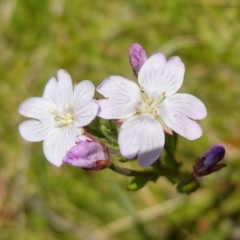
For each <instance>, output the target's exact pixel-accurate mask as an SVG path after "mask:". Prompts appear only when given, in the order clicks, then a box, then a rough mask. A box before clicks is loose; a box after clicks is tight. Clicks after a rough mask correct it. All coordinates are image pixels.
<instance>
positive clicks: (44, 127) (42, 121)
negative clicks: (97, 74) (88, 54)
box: [18, 70, 99, 166]
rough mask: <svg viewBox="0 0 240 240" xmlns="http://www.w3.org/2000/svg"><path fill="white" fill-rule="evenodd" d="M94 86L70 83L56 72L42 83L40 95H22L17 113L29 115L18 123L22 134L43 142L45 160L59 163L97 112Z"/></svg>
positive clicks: (32, 139)
mask: <svg viewBox="0 0 240 240" xmlns="http://www.w3.org/2000/svg"><path fill="white" fill-rule="evenodd" d="M94 91H95V87H94V85H93V84H92V83H91V82H90V81H88V80H84V81H82V82H80V83H78V84H77V85H75V86H74V88H73V85H72V80H71V77H70V75H69V74H68V73H67V72H66V71H64V70H59V71H58V72H57V79H56V78H51V79H50V80H49V82H48V83H47V85H46V87H45V91H44V94H43V97H42V98H41V97H32V98H29V99H26V100H25V101H24V102H23V103H22V104H21V105H20V107H19V109H18V111H19V113H20V114H22V115H23V116H26V117H30V118H33V119H32V120H27V121H25V122H22V123H21V124H20V125H19V131H20V134H21V135H22V137H23V138H24V139H25V140H27V141H30V142H38V141H42V140H44V142H43V151H44V154H45V156H46V158H47V160H48V161H49V162H51V163H52V164H54V165H56V166H60V165H61V164H62V159H63V157H64V156H65V154H66V152H67V151H68V150H69V149H70V148H71V147H73V146H74V145H75V142H77V140H78V138H77V136H78V135H81V134H82V133H83V126H86V125H87V124H89V123H90V122H91V121H92V120H93V119H94V118H95V117H96V116H97V114H98V110H99V106H98V104H97V102H96V101H95V100H94V99H93V95H94Z"/></svg>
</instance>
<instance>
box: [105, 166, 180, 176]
mask: <svg viewBox="0 0 240 240" xmlns="http://www.w3.org/2000/svg"><path fill="white" fill-rule="evenodd" d="M109 168H110V169H111V170H112V171H114V172H116V173H118V174H121V175H124V176H128V177H136V176H145V177H147V176H153V175H159V176H160V175H162V176H167V177H178V178H179V177H180V175H179V173H178V172H175V171H173V170H171V169H169V168H167V167H166V166H161V169H158V170H151V171H136V170H132V169H127V168H123V167H119V166H117V165H115V164H114V163H111V165H110V166H109Z"/></svg>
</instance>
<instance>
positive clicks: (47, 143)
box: [43, 125, 82, 167]
mask: <svg viewBox="0 0 240 240" xmlns="http://www.w3.org/2000/svg"><path fill="white" fill-rule="evenodd" d="M80 134H82V130H81V129H80V128H76V127H75V126H73V125H72V126H67V127H64V128H55V129H53V130H52V131H51V132H49V133H48V135H47V136H46V138H45V139H44V142H43V152H44V154H45V156H46V158H47V160H48V161H49V162H50V163H52V164H53V165H55V166H57V167H59V166H61V165H62V160H63V157H64V156H65V154H66V153H67V152H68V150H70V148H71V147H73V146H74V145H75V143H76V142H77V136H78V135H80Z"/></svg>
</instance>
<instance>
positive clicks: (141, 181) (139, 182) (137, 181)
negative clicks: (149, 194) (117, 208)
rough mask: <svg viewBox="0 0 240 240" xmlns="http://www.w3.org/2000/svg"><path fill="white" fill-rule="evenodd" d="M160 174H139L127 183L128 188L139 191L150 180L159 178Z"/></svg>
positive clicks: (153, 180)
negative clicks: (146, 175) (145, 175)
mask: <svg viewBox="0 0 240 240" xmlns="http://www.w3.org/2000/svg"><path fill="white" fill-rule="evenodd" d="M158 177H159V176H158V175H155V174H154V175H152V176H149V177H143V176H138V177H134V178H133V180H132V181H131V182H130V183H129V184H128V185H127V189H128V190H130V191H137V190H139V189H141V188H142V187H144V186H145V185H146V184H147V183H148V182H149V181H152V182H155V181H156V180H157V179H158Z"/></svg>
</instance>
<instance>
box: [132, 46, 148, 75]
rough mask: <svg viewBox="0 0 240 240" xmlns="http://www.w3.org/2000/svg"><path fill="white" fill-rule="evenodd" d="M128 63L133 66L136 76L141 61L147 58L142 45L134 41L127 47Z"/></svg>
mask: <svg viewBox="0 0 240 240" xmlns="http://www.w3.org/2000/svg"><path fill="white" fill-rule="evenodd" d="M129 58H130V64H131V66H132V68H133V72H134V74H135V76H136V77H137V76H138V73H139V71H140V68H141V67H142V65H143V63H144V62H145V61H146V60H147V54H146V52H145V50H144V49H143V48H142V46H141V45H140V44H138V43H134V44H132V45H131V46H130V48H129Z"/></svg>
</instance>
